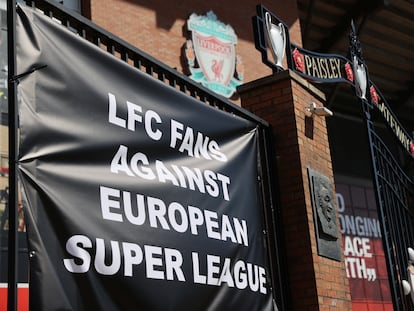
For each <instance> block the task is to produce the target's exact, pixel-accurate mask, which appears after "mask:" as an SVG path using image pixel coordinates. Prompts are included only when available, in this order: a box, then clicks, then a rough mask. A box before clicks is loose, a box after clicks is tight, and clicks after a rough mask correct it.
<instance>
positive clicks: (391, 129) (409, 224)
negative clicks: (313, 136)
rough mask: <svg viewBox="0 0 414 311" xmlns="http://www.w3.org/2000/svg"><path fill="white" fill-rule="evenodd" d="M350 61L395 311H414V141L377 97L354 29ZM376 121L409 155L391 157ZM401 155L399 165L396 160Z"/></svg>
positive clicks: (353, 27)
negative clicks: (357, 74) (361, 74)
mask: <svg viewBox="0 0 414 311" xmlns="http://www.w3.org/2000/svg"><path fill="white" fill-rule="evenodd" d="M350 59H351V60H353V62H354V66H356V65H357V66H359V68H360V69H361V68H362V69H363V71H364V77H362V78H359V81H358V80H357V81H356V84H355V87H356V94H357V96H358V97H359V101H360V103H361V105H362V110H363V116H364V119H365V124H366V129H367V138H368V143H369V150H370V156H371V163H372V175H373V183H374V189H375V193H376V201H377V210H378V214H379V220H380V223H381V230H382V233H383V234H382V239H383V247H384V252H385V257H386V262H387V270H388V279H389V283H390V284H389V285H390V289H391V296H392V300H393V305H394V310H396V311H400V310H401V311H403V310H404V311H407V310H409V311H412V310H414V292H413V291H414V279H411V274H410V270H409V268H410V267H412V269H413V271H414V266H413V265H414V254H412V255H411V257H412V258H411V260H410V256H409V252H410V251H412V250H413V248H414V176H409V175H408V174H409V173H408V171H409V168H410V165H412V164H413V161H414V156H413V154H412V150H410V149H411V148H412V146H411V145H410V144H413V140H412V138H411V135H409V134H407V133H405V131H404V129H403V128H402V126H400V125H399V122H398V120H397V119H396V118H395V116H394V115H393V113H392V111H391V109H390V108H389V107H388V104H387V103H386V101H385V99H384V98H383V96H382V95H378V93H379V91H377V89H376V87H375V85H374V84H373V83H372V82H371V81H369V78H368V76H369V74H368V69H367V68H366V65H365V62H364V59H363V57H362V51H361V47H360V43H359V40H358V38H357V35H356V30H355V26H354V24H353V23H352V31H351V34H350ZM354 70H355V69H354ZM355 71H356V70H355ZM362 79H365V83H364V82H361V81H362ZM384 111H386V113H385V114H384V113H383V112H384ZM381 114H382V115H381ZM373 119H375V120H376V121H377V120H378V122H380V123H385V126H386V133H387V134H388V133H391V136H393V139H396V140H400V143H401V142H404V143H403V144H401V145H399V146H403V145H404V147H403V148H402V149H406V150H402V152H401V150H399V151H398V150H397V151H394V152H392V151H391V150H390V149H389V148H388V147H387V145H386V143H385V142H384V141H385V139H386V134H385V135H383V134H380V131H379V130H378V129H377V128H376V126H375V125H374V121H373ZM391 119H392V120H391ZM380 120H382V121H383V122H382V121H380ZM401 137H403V139H402V138H401ZM397 155H399V160H397V158H396V156H397ZM404 163H405V167H404V168H403V167H402V166H403V164H404ZM411 174H412V172H411ZM412 253H414V251H412ZM413 277H414V274H413Z"/></svg>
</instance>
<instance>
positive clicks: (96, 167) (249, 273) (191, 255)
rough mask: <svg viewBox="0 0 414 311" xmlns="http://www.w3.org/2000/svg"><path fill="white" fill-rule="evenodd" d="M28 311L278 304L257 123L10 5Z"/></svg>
mask: <svg viewBox="0 0 414 311" xmlns="http://www.w3.org/2000/svg"><path fill="white" fill-rule="evenodd" d="M17 63H18V73H19V77H20V83H19V87H18V92H19V108H20V130H21V140H20V143H21V144H20V154H19V173H20V175H21V181H22V185H23V196H24V199H25V200H24V202H25V204H24V207H25V208H26V216H27V229H28V237H29V253H30V308H31V310H77V311H79V310H249V311H251V310H273V304H272V293H271V289H270V278H271V276H270V272H269V268H268V258H267V252H266V249H265V245H264V243H265V242H264V238H263V229H264V224H263V219H262V215H263V207H262V206H261V205H260V202H261V200H260V197H259V191H258V189H257V187H258V185H257V175H258V169H257V162H258V159H257V153H258V152H257V135H258V134H257V129H256V125H255V124H253V123H251V122H249V121H247V120H244V119H241V118H239V117H236V116H234V115H230V114H228V113H225V112H223V111H220V110H217V109H214V108H212V107H209V106H207V105H205V104H203V103H201V102H198V101H197V100H195V99H193V98H191V97H188V96H186V95H185V94H182V93H180V92H178V91H176V90H174V89H173V88H171V87H169V86H166V85H164V84H163V83H162V82H160V81H158V80H156V79H154V78H152V77H150V76H148V75H146V74H145V73H142V72H140V71H138V70H137V69H135V68H133V67H132V66H129V65H128V64H126V63H124V62H122V61H121V60H118V59H117V58H115V57H113V56H111V55H109V54H108V53H106V52H105V51H103V50H101V49H100V48H98V47H96V46H94V45H92V44H90V43H89V42H87V41H86V40H84V39H82V38H81V37H79V36H78V35H76V34H74V33H72V32H70V31H69V30H67V29H65V28H63V27H61V26H60V25H58V24H57V23H55V22H54V21H53V20H52V19H50V18H47V17H44V16H43V15H41V14H39V13H37V12H35V11H33V10H31V9H26V8H18V21H17Z"/></svg>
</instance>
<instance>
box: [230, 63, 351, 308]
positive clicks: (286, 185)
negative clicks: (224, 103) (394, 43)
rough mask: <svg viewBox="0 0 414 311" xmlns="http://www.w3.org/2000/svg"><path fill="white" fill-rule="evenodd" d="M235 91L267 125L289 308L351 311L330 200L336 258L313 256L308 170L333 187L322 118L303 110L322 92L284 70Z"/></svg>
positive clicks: (314, 237) (316, 243)
mask: <svg viewBox="0 0 414 311" xmlns="http://www.w3.org/2000/svg"><path fill="white" fill-rule="evenodd" d="M238 92H239V94H240V97H241V105H242V107H244V108H246V109H247V110H249V111H251V112H252V113H254V114H255V115H257V116H259V117H261V118H262V119H264V120H266V121H267V122H269V123H270V125H271V126H272V135H273V144H274V150H275V154H274V161H275V163H276V165H275V167H276V168H275V170H276V171H275V172H274V174H275V175H276V176H277V179H278V186H279V189H274V190H275V191H276V193H278V196H279V202H278V204H279V206H278V207H277V208H278V209H279V210H280V215H281V220H282V221H281V222H282V226H283V228H282V230H281V231H282V232H283V235H284V237H283V238H284V245H285V250H281V252H280V253H282V254H283V253H284V254H286V255H285V256H286V258H284V260H283V262H285V263H286V265H287V266H286V267H281V270H283V271H287V273H286V275H287V278H288V279H287V280H286V281H287V284H286V286H287V287H288V291H286V292H289V295H290V297H286V298H287V300H288V303H289V304H290V308H289V309H290V310H298V311H299V310H300V311H303V310H352V305H351V297H350V290H349V284H348V279H347V277H346V270H345V264H344V259H343V251H342V248H341V245H342V237H341V233H340V230H339V220H338V212H337V207H336V202H335V214H334V216H335V220H336V225H337V228H336V229H337V231H338V232H337V233H338V235H337V242H338V254H339V258H337V259H336V260H335V259H331V258H328V257H326V256H321V255H319V253H320V252H319V249H320V247H322V246H321V245H320V244H319V240H318V238H317V233H318V232H317V231H318V222H319V220H315V219H318V218H317V217H316V216H315V212H314V211H315V208H314V205H312V191H311V186H312V185H311V183H312V182H311V181H310V179H309V169H311V170H312V171H316V172H318V173H320V174H321V175H323V176H326V177H328V179H329V181H330V183H331V185H332V189H334V182H333V170H332V162H331V155H330V149H329V142H328V134H327V128H326V122H325V117H321V116H316V115H314V116H312V114H311V112H309V111H307V110H306V108H307V107H309V106H310V105H311V103H315V104H316V106H318V107H321V106H323V104H322V103H323V102H324V100H325V96H324V94H323V93H322V92H320V91H319V90H318V89H316V88H315V87H314V86H312V85H311V84H309V83H308V82H307V81H306V80H304V79H303V78H301V77H299V76H298V75H297V74H295V73H294V72H293V71H290V70H286V71H282V72H280V73H277V74H275V75H272V76H268V77H264V78H262V79H259V80H255V81H252V82H250V83H247V84H244V85H242V86H240V87H239V88H238ZM270 173H272V172H270ZM334 201H336V200H335V198H334ZM315 221H316V223H315Z"/></svg>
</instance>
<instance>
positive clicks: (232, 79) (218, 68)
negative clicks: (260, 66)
mask: <svg viewBox="0 0 414 311" xmlns="http://www.w3.org/2000/svg"><path fill="white" fill-rule="evenodd" d="M187 27H188V30H190V31H191V32H192V40H187V43H186V48H185V55H186V59H187V62H188V66H189V69H190V72H191V75H190V78H191V79H193V80H194V81H197V82H199V83H201V84H202V85H204V86H205V87H207V88H208V89H210V90H212V91H214V92H216V93H218V94H221V95H223V96H225V97H227V98H229V97H231V96H232V95H233V93H234V92H235V91H236V87H237V86H239V85H240V84H241V83H242V80H243V72H244V68H243V64H242V62H241V57H240V56H236V51H235V45H236V43H237V36H236V34H235V32H234V30H233V28H232V27H231V26H229V25H225V24H223V23H222V22H220V21H218V20H217V16H216V15H215V14H214V13H213V12H211V11H210V12H208V13H207V14H206V16H199V15H197V14H195V13H193V14H191V16H190V18H189V19H188V21H187ZM235 71H236V73H235Z"/></svg>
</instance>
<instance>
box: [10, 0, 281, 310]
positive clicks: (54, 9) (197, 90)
mask: <svg viewBox="0 0 414 311" xmlns="http://www.w3.org/2000/svg"><path fill="white" fill-rule="evenodd" d="M25 2H26V4H27V5H28V6H32V7H34V8H37V9H39V10H41V11H42V12H43V13H44V14H45V15H46V16H49V17H51V18H54V19H57V20H58V21H60V22H61V24H62V25H63V26H65V27H66V28H68V29H70V30H71V31H73V32H74V33H76V34H78V35H80V36H81V37H83V38H84V39H86V40H88V41H89V42H91V43H93V44H95V45H97V46H98V47H100V48H102V49H106V51H107V52H109V53H111V54H112V55H114V56H115V57H117V58H119V59H121V60H123V61H125V62H126V63H128V64H130V65H131V66H134V67H135V68H137V69H138V70H140V71H142V72H145V73H147V74H148V75H150V76H152V77H154V78H156V79H158V80H160V81H163V82H164V83H166V84H167V85H169V86H171V87H173V88H175V89H177V90H179V91H181V92H183V93H185V94H187V95H189V96H192V97H194V98H196V99H198V100H200V101H201V102H204V103H206V104H208V105H210V106H213V107H215V108H217V109H220V110H223V111H226V112H228V113H231V114H235V115H237V116H239V117H242V118H244V119H247V120H249V121H252V122H254V123H255V124H256V126H257V127H258V129H259V131H258V132H259V158H260V159H259V163H258V165H259V176H258V179H259V180H258V183H259V187H260V189H261V192H262V193H261V194H262V203H263V207H264V211H263V213H264V221H265V226H266V232H265V233H264V234H265V238H266V241H267V251H268V254H269V267H270V270H271V271H270V274H271V280H269V284H271V287H272V288H271V291H272V293H273V297H275V300H276V302H277V305H278V307H279V309H281V310H286V309H287V307H286V301H285V298H284V297H286V295H285V293H284V292H285V290H286V289H285V288H284V286H283V284H285V283H286V275H285V272H284V270H283V268H282V266H281V260H282V258H284V256H283V254H282V253H281V247H280V246H279V245H280V244H281V243H282V237H281V231H280V228H281V225H280V223H281V220H280V217H279V215H280V211H279V210H278V209H277V204H276V203H275V202H276V200H277V198H276V193H275V189H277V188H276V187H275V184H276V181H275V179H274V174H272V172H274V168H273V167H272V166H273V165H274V164H273V162H272V154H273V153H272V142H271V141H272V137H271V128H270V125H269V124H268V123H267V122H266V121H264V120H262V119H260V118H258V117H257V116H255V115H254V114H252V113H250V112H248V111H247V110H244V109H242V108H241V107H239V106H237V105H235V104H234V103H232V102H230V101H228V100H227V99H225V98H224V97H221V96H219V95H217V94H215V93H213V92H212V91H210V90H208V89H207V88H205V87H203V86H202V85H201V84H198V83H196V82H194V81H193V80H191V79H189V78H188V77H187V76H185V75H183V74H181V73H179V72H178V71H176V70H175V69H173V68H170V67H168V66H166V65H165V64H163V63H161V62H159V61H158V60H156V59H155V58H153V57H151V56H150V55H148V54H146V53H145V52H143V51H141V50H139V49H137V48H136V47H134V46H132V45H130V44H128V43H127V42H125V41H123V40H122V39H120V38H117V37H116V36H114V35H113V34H111V33H109V32H108V31H106V30H104V29H103V28H100V27H99V26H96V25H95V24H93V23H92V22H91V21H90V20H88V19H86V18H84V17H83V16H81V15H78V14H76V13H74V12H72V11H69V10H67V9H65V8H64V7H63V6H62V5H60V4H58V3H57V2H54V1H51V0H34V1H33V0H26V1H25ZM15 7H16V1H15V0H8V14H9V16H8V31H9V32H8V34H9V35H8V37H9V42H8V43H9V44H8V47H9V50H8V53H9V94H10V96H9V122H10V123H9V124H10V146H9V148H10V149H9V150H10V158H9V159H10V163H9V165H10V187H9V188H10V189H13V191H11V192H10V195H11V196H10V200H9V202H10V204H9V205H10V217H9V221H10V223H11V227H10V239H9V250H10V251H9V278H8V284H9V291H8V299H9V304H8V311H14V310H17V262H18V260H17V180H16V179H17V178H16V177H17V175H16V162H17V152H16V150H17V107H16V104H17V96H16V84H17V83H18V80H17V79H16V77H18V73H16V72H15V64H16V60H15V51H14V46H15V45H14V44H15V42H14V38H15V28H16V24H15V15H16V12H15ZM13 194H14V196H13ZM13 224H14V225H13Z"/></svg>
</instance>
